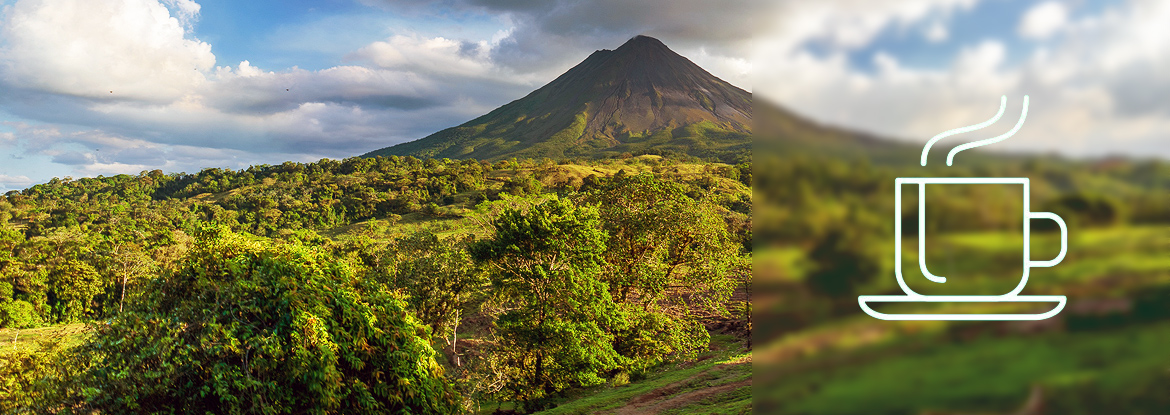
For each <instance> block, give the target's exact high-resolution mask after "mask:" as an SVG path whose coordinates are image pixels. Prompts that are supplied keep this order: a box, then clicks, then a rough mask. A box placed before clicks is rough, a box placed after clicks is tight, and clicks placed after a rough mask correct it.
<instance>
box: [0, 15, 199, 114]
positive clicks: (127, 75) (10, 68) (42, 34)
mask: <svg viewBox="0 0 1170 415" xmlns="http://www.w3.org/2000/svg"><path fill="white" fill-rule="evenodd" d="M172 3H174V4H176V5H179V6H180V10H188V11H189V12H190V13H197V12H198V7H193V6H190V5H188V3H190V2H189V1H172ZM192 4H193V3H192ZM196 6H197V5H196ZM184 7H185V9H184ZM6 17H7V18H6V21H4V22H3V23H4V24H3V25H2V26H3V28H2V29H0V35H2V36H3V38H4V40H5V41H6V42H5V43H6V46H5V47H4V48H3V50H0V52H2V54H0V56H2V57H0V68H3V76H4V79H5V81H7V82H8V83H9V84H11V85H17V86H19V87H21V88H34V89H38V90H44V91H49V92H54V93H58V94H64V95H70V96H77V97H85V98H89V99H98V100H125V99H132V100H144V101H150V102H168V101H172V100H175V99H178V98H180V97H182V96H183V95H185V94H187V93H189V92H190V91H191V90H192V89H193V88H195V87H197V86H199V85H200V84H202V83H203V82H204V81H205V79H204V76H203V73H202V71H206V70H209V69H211V68H212V67H213V66H214V65H215V56H214V55H212V53H211V45H209V44H207V43H204V42H200V41H198V40H196V39H188V38H186V37H185V34H186V33H185V30H184V28H183V26H182V24H181V23H180V21H179V20H178V19H176V18H174V17H171V15H170V12H169V11H168V9H167V8H166V7H164V6H163V5H162V4H160V3H158V2H157V1H154V0H125V1H120V2H95V1H86V0H57V1H48V0H22V1H19V2H17V3H16V4H14V5H12V6H10V8H9V9H8V10H7V16H6Z"/></svg>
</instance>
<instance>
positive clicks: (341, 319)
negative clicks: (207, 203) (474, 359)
mask: <svg viewBox="0 0 1170 415" xmlns="http://www.w3.org/2000/svg"><path fill="white" fill-rule="evenodd" d="M146 291H147V292H148V293H150V294H149V295H146V296H144V298H143V301H141V303H142V304H136V305H133V306H131V305H130V304H127V306H128V308H127V310H126V312H124V313H122V314H120V315H118V317H117V318H115V319H113V320H111V321H110V322H109V323H108V324H107V325H102V326H98V328H97V332H96V333H95V336H94V338H93V339H92V340H91V341H89V342H88V343H86V344H84V345H82V346H79V351H78V353H79V354H81V355H86V356H95V358H96V360H95V361H94V362H93V364H92V365H91V366H90V367H89V368H88V369H87V370H86V371H85V373H84V374H83V376H82V377H81V379H80V388H81V391H82V394H81V395H82V396H81V397H80V398H79V399H78V402H74V403H71V404H70V405H76V406H78V407H81V408H87V409H94V410H98V411H100V412H101V413H176V412H177V413H207V412H215V413H273V414H275V413H316V414H325V413H342V412H346V413H350V412H362V413H424V414H425V413H435V414H438V413H450V412H452V411H454V410H455V408H456V402H457V398H456V396H455V395H454V392H453V391H452V389H451V387H450V386H449V385H448V384H447V382H446V381H445V380H444V378H443V369H442V368H441V367H440V366H439V365H438V364H437V363H436V362H435V360H434V355H435V352H434V350H433V349H431V347H430V343H429V341H428V336H427V329H426V327H425V326H422V325H420V324H419V323H417V322H416V321H415V319H414V318H413V317H412V316H410V314H409V313H408V312H407V309H406V303H405V301H403V299H402V298H401V297H399V296H396V295H394V294H393V293H391V292H389V291H387V290H384V289H380V288H379V287H365V286H363V285H362V282H361V281H360V280H358V279H356V278H354V275H353V271H352V269H351V267H350V266H349V265H348V264H347V263H345V262H342V261H334V260H333V258H331V257H329V256H328V255H323V254H321V253H318V252H317V251H315V250H313V249H309V248H305V247H302V246H292V245H281V244H271V243H268V242H264V241H259V240H254V239H249V238H247V237H245V236H241V235H237V234H233V233H231V232H230V231H228V230H226V229H224V228H210V229H206V230H204V231H202V232H201V234H200V235H199V238H198V239H197V241H196V244H195V247H194V248H193V249H192V251H191V253H190V254H189V255H188V257H187V259H186V260H185V263H184V266H183V267H182V268H181V269H180V270H179V271H178V272H177V273H175V274H174V275H172V276H169V277H166V278H163V279H157V280H155V281H153V282H152V283H151V286H149V287H148V289H147V290H146Z"/></svg>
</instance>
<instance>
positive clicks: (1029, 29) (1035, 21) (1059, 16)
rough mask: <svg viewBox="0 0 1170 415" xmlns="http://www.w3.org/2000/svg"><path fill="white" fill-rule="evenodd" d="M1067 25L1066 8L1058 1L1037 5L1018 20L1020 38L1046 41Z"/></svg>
mask: <svg viewBox="0 0 1170 415" xmlns="http://www.w3.org/2000/svg"><path fill="white" fill-rule="evenodd" d="M1066 25H1068V7H1067V6H1065V5H1064V3H1061V2H1058V1H1047V2H1044V3H1040V4H1037V5H1035V6H1033V7H1032V8H1031V9H1029V10H1028V11H1027V12H1026V13H1024V18H1023V19H1021V20H1020V27H1019V33H1020V36H1023V37H1025V38H1032V39H1046V38H1048V37H1051V36H1052V35H1053V34H1056V32H1058V31H1060V30H1061V29H1063V28H1064V27H1065V26H1066Z"/></svg>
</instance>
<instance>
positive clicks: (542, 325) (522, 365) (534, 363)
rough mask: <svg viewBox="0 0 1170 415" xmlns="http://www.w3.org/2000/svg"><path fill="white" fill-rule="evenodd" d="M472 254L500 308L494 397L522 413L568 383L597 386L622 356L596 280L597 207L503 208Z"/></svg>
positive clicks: (613, 316) (601, 244)
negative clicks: (485, 270)
mask: <svg viewBox="0 0 1170 415" xmlns="http://www.w3.org/2000/svg"><path fill="white" fill-rule="evenodd" d="M493 225H494V227H495V230H496V233H495V235H494V237H493V238H491V239H488V240H484V241H480V242H478V243H477V244H476V245H474V246H473V249H472V252H473V255H474V256H475V258H476V259H477V260H480V261H483V262H484V263H486V264H487V265H488V266H489V269H490V270H491V271H490V272H491V276H492V283H493V285H494V287H495V288H496V292H497V293H498V301H499V307H500V309H501V310H504V311H503V312H502V313H501V314H500V315H499V318H498V320H497V321H496V331H495V336H494V337H495V343H496V344H495V346H496V347H495V348H494V350H493V351H492V357H493V358H495V359H496V361H497V362H498V363H499V365H498V366H497V369H498V370H500V371H502V372H505V373H504V375H503V378H504V379H503V382H502V383H503V387H502V389H501V390H499V391H498V392H497V393H496V394H497V396H499V397H502V398H505V399H509V400H517V401H523V402H524V405H525V406H526V408H527V409H536V408H539V407H540V405H541V404H540V399H541V398H544V397H547V396H549V395H550V394H553V393H556V392H559V391H561V390H564V389H565V388H568V387H571V386H587V385H596V384H600V383H602V382H604V381H605V375H606V374H607V372H609V371H610V370H613V369H616V368H619V367H621V366H622V364H623V359H622V357H621V356H620V355H618V353H617V352H615V351H614V349H613V336H612V335H611V334H610V333H609V331H608V330H607V329H608V328H609V327H611V326H614V325H617V324H621V321H620V319H619V318H618V314H617V308H616V307H615V305H614V304H613V302H612V301H611V298H610V296H609V293H608V287H606V284H605V283H604V282H602V281H601V280H600V279H599V274H600V273H601V266H602V264H603V262H604V260H603V258H602V254H603V253H604V251H605V239H606V235H605V233H604V231H602V230H601V229H600V223H599V218H598V213H597V209H596V208H594V207H590V206H577V205H575V204H573V202H571V201H569V200H567V199H558V198H554V199H552V200H548V201H546V202H544V203H541V204H539V205H536V206H533V207H531V208H530V209H529V210H528V211H527V212H525V211H522V210H519V209H511V208H510V209H507V210H505V211H504V212H503V213H502V214H501V215H500V217H499V218H497V219H496V220H495V221H494V222H493Z"/></svg>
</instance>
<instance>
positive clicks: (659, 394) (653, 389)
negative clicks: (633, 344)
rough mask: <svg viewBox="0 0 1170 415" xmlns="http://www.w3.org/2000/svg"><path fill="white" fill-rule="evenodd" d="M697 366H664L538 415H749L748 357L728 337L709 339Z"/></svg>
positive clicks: (584, 393)
mask: <svg viewBox="0 0 1170 415" xmlns="http://www.w3.org/2000/svg"><path fill="white" fill-rule="evenodd" d="M711 349H712V351H711V352H710V353H708V354H707V355H705V356H702V359H701V360H700V361H699V362H698V363H685V364H677V365H667V366H665V367H662V368H659V369H658V370H657V371H654V372H653V373H651V374H650V375H648V376H647V377H646V378H645V379H642V380H640V381H636V382H631V383H629V384H627V385H621V386H612V385H603V386H598V387H594V388H589V389H585V390H581V391H577V393H575V394H573V396H571V397H569V398H568V399H567V402H566V403H564V404H562V405H560V406H558V407H556V408H553V409H550V410H546V411H543V412H539V413H540V414H546V415H554V414H644V413H662V414H668V413H669V414H673V413H679V414H683V413H685V414H748V413H751V408H752V393H751V378H752V352H751V351H750V350H746V349H744V347H743V346H742V344H741V343H739V342H738V340H737V339H735V338H734V337H733V336H728V335H713V336H712V341H711Z"/></svg>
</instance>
